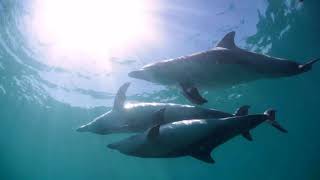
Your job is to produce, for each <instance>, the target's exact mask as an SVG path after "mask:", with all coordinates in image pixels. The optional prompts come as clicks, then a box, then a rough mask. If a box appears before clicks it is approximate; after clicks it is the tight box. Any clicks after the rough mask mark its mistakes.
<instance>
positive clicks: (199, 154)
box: [190, 146, 215, 164]
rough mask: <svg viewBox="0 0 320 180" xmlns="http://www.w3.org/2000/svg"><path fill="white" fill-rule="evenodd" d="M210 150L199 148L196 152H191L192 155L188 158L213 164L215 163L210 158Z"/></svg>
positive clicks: (205, 147) (204, 147)
mask: <svg viewBox="0 0 320 180" xmlns="http://www.w3.org/2000/svg"><path fill="white" fill-rule="evenodd" d="M211 150H212V149H211V148H209V147H207V146H200V148H199V149H197V150H196V151H193V152H192V153H190V156H191V157H193V158H196V159H198V160H200V161H203V162H206V163H210V164H213V163H214V162H215V161H214V159H213V158H212V157H211V155H210V154H211Z"/></svg>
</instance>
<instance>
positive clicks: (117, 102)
mask: <svg viewBox="0 0 320 180" xmlns="http://www.w3.org/2000/svg"><path fill="white" fill-rule="evenodd" d="M129 86H130V83H129V82H127V83H124V84H123V85H122V86H121V87H120V88H119V90H118V92H117V94H116V97H115V99H114V103H113V110H116V111H120V110H122V109H123V107H124V103H125V101H126V99H127V97H126V92H127V90H128V87H129Z"/></svg>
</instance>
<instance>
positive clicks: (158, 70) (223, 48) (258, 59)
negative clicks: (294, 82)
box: [128, 31, 320, 105]
mask: <svg viewBox="0 0 320 180" xmlns="http://www.w3.org/2000/svg"><path fill="white" fill-rule="evenodd" d="M234 37H235V32H234V31H232V32H230V33H228V34H226V35H225V36H224V37H223V38H222V40H221V41H220V42H218V44H217V46H216V47H214V48H213V49H210V50H208V51H205V52H200V53H195V54H192V55H188V56H183V57H178V58H175V59H169V60H162V61H159V62H156V63H152V64H148V65H146V66H144V67H142V68H141V69H140V70H136V71H132V72H129V74H128V75H129V76H130V77H133V78H137V79H142V80H146V81H149V82H153V83H156V84H162V85H168V86H178V87H181V89H182V92H183V95H184V96H186V98H187V99H188V100H189V101H191V102H192V103H195V104H199V105H201V104H203V103H206V102H207V100H206V99H205V98H203V97H202V96H201V95H200V93H199V90H198V88H213V89H215V88H223V87H231V86H234V85H237V84H242V83H247V82H250V81H254V80H258V79H268V78H271V79H272V78H280V77H287V76H294V75H297V74H301V73H304V72H307V71H309V70H311V68H312V65H313V64H314V63H316V62H318V61H319V60H320V58H319V59H314V60H311V61H309V62H307V63H304V64H300V63H298V62H295V61H290V60H286V59H281V58H276V57H271V56H267V55H263V54H258V53H254V52H249V51H247V50H244V49H241V48H239V47H237V46H236V45H235V42H234Z"/></svg>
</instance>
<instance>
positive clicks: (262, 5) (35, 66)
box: [0, 0, 320, 180]
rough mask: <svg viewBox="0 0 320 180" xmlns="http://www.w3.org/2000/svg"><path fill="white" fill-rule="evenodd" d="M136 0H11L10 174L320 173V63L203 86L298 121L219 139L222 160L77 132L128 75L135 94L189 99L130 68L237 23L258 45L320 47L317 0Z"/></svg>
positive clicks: (7, 51) (205, 45) (302, 56)
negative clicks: (130, 150)
mask: <svg viewBox="0 0 320 180" xmlns="http://www.w3.org/2000/svg"><path fill="white" fill-rule="evenodd" d="M119 2H120V1H119ZM134 2H135V3H134V4H132V3H131V4H130V3H129V1H123V2H122V4H121V3H120V4H117V6H114V4H116V1H112V0H109V1H105V4H99V3H101V1H85V0H83V1H73V0H65V1H58V0H56V1H54V0H53V1H50V0H43V1H40V0H0V179H1V180H16V179H19V180H21V179H25V180H26V179H31V180H38V179H39V180H44V179H48V180H49V179H50V180H51V179H52V180H55V179H61V180H64V179H66V180H67V179H68V180H70V179H77V180H82V179H83V180H87V179H95V180H100V179H110V180H122V179H140V180H142V179H154V180H164V179H166V180H174V179H185V180H187V179H217V180H220V179H223V180H228V179H230V180H231V179H246V180H251V179H252V180H256V179H272V180H276V179H299V180H301V179H307V180H318V179H320V165H319V162H320V154H319V150H320V141H319V137H320V132H319V127H320V120H319V117H318V116H319V105H320V96H319V92H320V86H319V83H320V65H319V64H316V65H315V66H314V67H313V70H312V71H310V72H308V73H305V74H302V75H299V76H295V77H290V78H281V79H276V80H261V81H257V82H253V83H248V84H243V85H239V86H235V87H232V88H228V89H219V90H216V91H213V90H210V91H205V90H204V91H203V93H204V96H205V97H206V98H207V99H208V100H209V103H207V104H206V105H204V107H211V108H217V109H219V110H223V111H227V112H233V111H234V110H235V109H236V108H237V107H239V106H241V105H244V104H249V105H251V107H252V108H251V110H250V111H251V112H252V113H259V112H263V111H264V110H265V109H267V108H269V107H272V108H275V109H277V111H278V112H277V113H278V116H277V120H278V121H279V122H280V123H281V124H282V125H283V126H284V127H286V128H287V129H288V131H289V133H288V134H282V133H280V132H278V131H276V130H275V129H273V128H271V127H270V126H268V125H266V124H262V125H260V126H259V127H257V128H256V129H254V130H253V131H252V135H253V138H254V141H253V142H248V141H246V140H245V139H244V138H242V137H236V138H234V139H232V140H230V141H229V142H227V143H225V144H223V145H221V146H220V147H218V148H217V149H214V150H213V152H212V156H213V158H214V159H215V161H216V163H215V164H213V165H212V164H206V163H203V162H200V161H197V160H195V159H192V158H190V157H183V158H175V159H142V158H136V157H129V156H125V155H123V154H120V153H118V152H116V151H112V150H110V149H108V148H107V147H106V145H107V144H108V143H111V142H114V141H117V140H119V139H122V138H124V137H126V136H127V135H126V134H121V135H107V136H101V135H95V134H89V133H77V132H76V131H75V129H76V128H77V127H79V126H80V125H82V124H85V123H87V122H89V121H91V120H92V119H93V118H94V117H96V116H98V115H100V114H101V113H103V112H105V111H107V110H110V109H111V108H112V104H113V98H114V95H115V93H116V91H117V88H118V87H119V86H120V85H121V84H123V83H124V82H128V81H129V82H131V83H132V86H131V87H130V88H129V90H128V101H131V102H142V101H143V102H171V103H182V104H188V103H189V102H188V101H187V100H186V99H185V98H183V96H182V95H181V94H180V93H179V92H178V90H177V89H175V88H170V87H164V86H160V85H154V84H151V83H148V82H144V81H139V80H135V79H131V78H129V77H128V76H127V73H128V72H129V71H131V70H135V69H137V68H139V67H141V66H142V65H144V64H147V63H150V62H156V61H158V60H161V59H166V58H174V57H178V56H182V55H186V54H191V53H193V52H198V51H202V50H207V49H210V48H212V47H213V46H214V44H215V43H217V41H218V40H219V39H220V38H222V37H223V35H224V34H226V33H227V32H229V31H236V33H237V34H236V44H237V45H238V46H240V47H242V48H245V49H248V50H251V51H255V52H261V53H265V54H268V55H271V56H277V57H282V58H287V59H292V60H295V61H298V62H306V61H307V60H310V59H312V58H316V57H320V43H319V42H320V36H319V32H320V23H319V18H320V13H319V7H320V4H319V1H317V0H305V1H303V2H298V1H296V0H256V1H251V0H243V1H241V2H240V1H236V0H212V1H211V0H210V1H205V0H204V1H180V0H173V1H169V0H158V1H153V2H150V1H143V0H140V1H139V0H137V1H134ZM139 4H140V5H141V4H142V5H143V6H142V5H141V6H140V5H139ZM138 5H139V6H138ZM110 7H112V8H110ZM134 9H138V10H141V11H143V13H139V12H140V11H136V10H134ZM109 12H110V13H109ZM99 13H100V14H99ZM104 13H106V14H104ZM108 13H109V14H108ZM112 13H113V14H112ZM141 19H144V20H141ZM100 28H101V29H100ZM128 32H130V33H128Z"/></svg>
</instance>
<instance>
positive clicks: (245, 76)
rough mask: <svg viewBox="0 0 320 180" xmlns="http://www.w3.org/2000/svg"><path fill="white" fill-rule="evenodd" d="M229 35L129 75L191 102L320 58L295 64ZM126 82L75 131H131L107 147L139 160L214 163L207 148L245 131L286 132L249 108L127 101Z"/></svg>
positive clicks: (301, 68) (268, 114) (295, 70)
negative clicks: (265, 127) (177, 91)
mask: <svg viewBox="0 0 320 180" xmlns="http://www.w3.org/2000/svg"><path fill="white" fill-rule="evenodd" d="M234 36H235V32H230V33H228V34H227V35H225V37H224V38H223V39H222V40H221V41H220V42H219V43H218V44H217V46H216V47H215V48H213V49H212V50H209V51H206V52H201V53H197V54H193V55H190V56H184V57H180V58H176V59H171V60H164V61H160V62H157V63H153V64H150V65H146V66H144V67H143V68H142V69H140V70H137V71H132V72H130V73H129V76H130V77H134V78H138V79H143V80H146V81H150V82H153V83H158V84H163V85H178V86H180V87H181V89H182V92H183V95H184V96H185V97H186V98H187V99H188V100H189V101H190V102H192V103H194V104H198V105H201V104H203V103H206V102H207V100H206V99H205V98H204V97H202V96H201V94H200V93H199V90H198V88H222V87H229V86H233V85H237V84H240V83H246V82H250V81H254V80H258V79H271V78H280V77H287V76H293V75H297V74H301V73H304V72H307V71H309V70H311V68H312V65H313V64H314V63H316V62H318V61H319V60H320V59H315V60H311V61H309V62H307V63H304V64H300V63H297V62H294V61H290V60H285V59H280V58H275V57H270V56H266V55H262V54H258V53H254V52H249V51H246V50H243V49H240V48H238V47H237V46H236V45H235V43H234ZM129 86H130V83H125V84H123V85H122V86H121V87H120V88H119V90H118V92H117V94H116V96H115V100H114V104H113V107H112V109H111V110H110V111H108V112H106V113H105V114H102V115H101V116H99V117H97V118H95V119H94V120H92V121H91V122H89V123H88V124H85V125H83V126H81V127H79V128H78V129H77V131H78V132H91V133H96V134H102V135H106V134H112V133H136V134H135V135H132V136H130V137H128V138H125V139H122V140H120V141H118V142H114V143H110V144H108V145H107V147H108V148H110V149H113V150H117V151H119V152H120V153H122V154H125V155H129V156H135V157H142V158H175V157H184V156H191V157H193V158H195V159H198V160H200V161H203V162H206V163H214V160H213V158H212V156H211V152H212V150H214V149H215V148H217V147H218V146H220V145H222V144H224V143H225V142H227V141H228V140H230V139H232V138H234V137H236V136H238V135H241V136H242V137H244V138H245V139H247V140H248V141H252V140H253V138H252V135H251V133H250V131H251V130H252V129H254V128H255V127H257V126H258V125H260V124H261V123H263V122H267V123H268V124H270V125H271V126H272V127H274V128H276V129H277V130H279V131H281V132H283V133H287V130H286V129H285V128H283V127H282V126H281V125H280V124H279V123H278V122H277V121H276V111H275V110H273V109H269V110H266V111H265V112H264V113H261V114H250V115H249V114H248V110H249V106H247V105H244V106H241V107H239V108H238V109H237V110H236V111H235V112H234V113H233V114H232V113H228V112H223V111H219V110H216V109H209V108H203V107H199V106H192V105H182V104H172V103H157V102H154V103H127V102H126V99H127V97H126V92H127V90H128V88H129Z"/></svg>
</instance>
